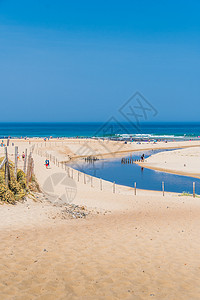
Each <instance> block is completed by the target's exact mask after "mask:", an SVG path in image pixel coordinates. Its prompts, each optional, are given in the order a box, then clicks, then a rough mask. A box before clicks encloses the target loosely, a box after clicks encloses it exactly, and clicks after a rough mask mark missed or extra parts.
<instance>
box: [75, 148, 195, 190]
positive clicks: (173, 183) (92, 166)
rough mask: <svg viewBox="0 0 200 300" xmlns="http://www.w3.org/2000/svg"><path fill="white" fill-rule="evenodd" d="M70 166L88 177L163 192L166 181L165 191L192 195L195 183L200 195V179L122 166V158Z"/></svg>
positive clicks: (133, 155)
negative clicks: (135, 184) (163, 184)
mask: <svg viewBox="0 0 200 300" xmlns="http://www.w3.org/2000/svg"><path fill="white" fill-rule="evenodd" d="M160 151H163V150H152V151H143V152H139V151H138V152H133V153H132V155H131V156H130V155H128V156H126V158H130V157H132V158H133V159H140V157H141V155H142V153H145V157H148V156H150V155H152V154H155V153H158V152H160ZM168 151H169V150H168ZM70 165H71V166H72V167H73V168H75V169H77V170H79V171H82V172H84V173H86V174H88V175H92V176H96V177H98V178H102V179H104V180H108V181H111V182H113V181H115V182H116V183H117V184H121V185H126V186H130V187H133V186H134V182H136V183H137V187H138V188H139V189H148V190H156V191H161V188H162V181H164V183H165V190H166V191H168V192H176V193H182V192H188V193H190V194H191V193H192V191H193V182H195V183H196V193H197V194H200V179H196V178H191V177H188V176H179V175H175V174H170V173H165V172H159V171H154V170H151V169H145V168H141V167H140V166H138V165H136V164H121V158H115V159H104V160H99V161H96V162H94V163H87V162H85V161H84V160H82V161H81V162H79V163H78V164H77V162H74V163H71V164H70Z"/></svg>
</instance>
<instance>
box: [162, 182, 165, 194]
mask: <svg viewBox="0 0 200 300" xmlns="http://www.w3.org/2000/svg"><path fill="white" fill-rule="evenodd" d="M162 192H163V196H165V184H164V181H163V182H162Z"/></svg>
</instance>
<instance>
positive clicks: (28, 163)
mask: <svg viewBox="0 0 200 300" xmlns="http://www.w3.org/2000/svg"><path fill="white" fill-rule="evenodd" d="M14 163H15V166H14V176H15V178H16V179H17V170H18V147H17V146H16V147H15V159H14ZM4 166H5V184H6V185H8V183H9V181H10V180H11V175H10V163H9V159H8V148H7V147H5V158H4V160H3V161H2V163H1V165H0V169H2V168H3V167H4ZM23 172H24V173H25V174H26V180H27V183H28V182H30V181H31V179H32V176H33V172H34V161H33V157H32V152H30V154H29V155H28V153H27V149H26V150H25V157H24V165H23Z"/></svg>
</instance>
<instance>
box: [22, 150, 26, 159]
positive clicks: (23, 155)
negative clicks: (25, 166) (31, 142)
mask: <svg viewBox="0 0 200 300" xmlns="http://www.w3.org/2000/svg"><path fill="white" fill-rule="evenodd" d="M24 159H25V153H24V152H23V153H22V160H23V161H24Z"/></svg>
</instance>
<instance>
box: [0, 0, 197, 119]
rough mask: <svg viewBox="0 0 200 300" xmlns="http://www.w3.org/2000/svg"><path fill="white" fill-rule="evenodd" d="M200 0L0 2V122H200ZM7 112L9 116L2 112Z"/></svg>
mask: <svg viewBox="0 0 200 300" xmlns="http://www.w3.org/2000/svg"><path fill="white" fill-rule="evenodd" d="M199 13H200V1H192V0H191V1H184V0H182V1H178V0H176V1H171V0H168V1H167V0H166V1H162V0H157V1H156V0H151V1H149V0H148V1H145V0H138V1H135V0H132V1H126V0H125V1H116V0H115V1H112V0H110V1H109V0H107V1H104V0H102V1H94V0H93V1H87V0H85V1H80V0H77V1H72V0H71V1H68V0H57V1H50V0H42V1H41V0H29V1H27V0H18V1H16V0H0V99H1V121H66V122H71V121H105V120H107V119H108V118H109V117H111V116H112V115H116V114H117V111H118V109H119V108H120V107H121V106H122V105H123V104H124V102H125V101H126V100H127V99H128V98H129V97H130V96H131V95H132V94H133V93H135V92H136V91H139V92H141V93H142V94H143V95H144V96H145V98H147V99H148V101H149V102H150V103H152V105H153V106H154V107H155V108H156V109H157V111H158V114H157V116H156V118H154V119H149V121H200V118H199V112H200V109H199V108H200V17H199ZM2 111H3V113H2Z"/></svg>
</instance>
